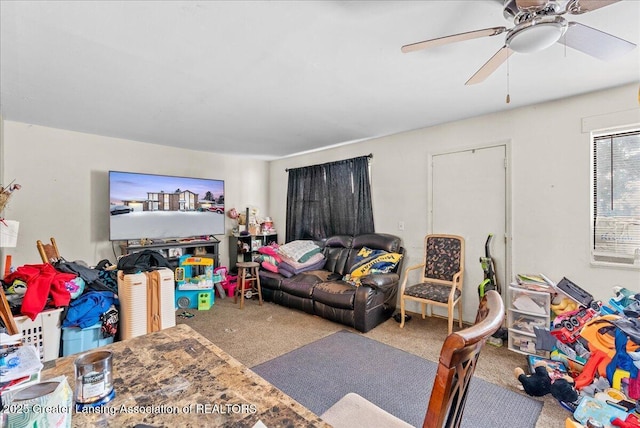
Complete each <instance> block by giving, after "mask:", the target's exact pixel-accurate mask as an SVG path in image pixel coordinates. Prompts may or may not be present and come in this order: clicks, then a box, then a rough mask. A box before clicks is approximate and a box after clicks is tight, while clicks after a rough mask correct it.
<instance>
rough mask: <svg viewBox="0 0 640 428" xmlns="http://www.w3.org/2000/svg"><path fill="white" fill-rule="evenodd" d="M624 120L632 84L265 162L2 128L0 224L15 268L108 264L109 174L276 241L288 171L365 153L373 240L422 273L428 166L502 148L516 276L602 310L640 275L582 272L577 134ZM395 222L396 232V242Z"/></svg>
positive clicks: (586, 154) (24, 127)
mask: <svg viewBox="0 0 640 428" xmlns="http://www.w3.org/2000/svg"><path fill="white" fill-rule="evenodd" d="M629 118H632V120H635V121H636V122H639V123H640V109H639V106H638V85H637V84H631V85H627V86H623V87H619V88H614V89H611V90H607V91H603V92H597V93H593V94H587V95H584V96H579V97H575V98H571V99H565V100H559V101H555V102H550V103H545V104H540V105H536V106H532V107H525V108H520V109H515V110H512V111H508V112H504V113H496V114H492V115H487V116H483V117H477V118H472V119H467V120H463V121H458V122H454V123H448V124H443V125H440V126H434V127H431V128H424V129H419V130H414V131H410V132H405V133H401V134H397V135H392V136H388V137H383V138H377V139H373V140H369V141H366V142H361V143H356V144H351V145H345V146H340V147H336V148H332V149H328V150H324V151H320V152H316V153H312V154H306V155H301V156H296V157H291V158H286V159H281V160H277V161H271V162H266V161H260V160H251V159H248V158H241V157H235V156H222V155H216V154H213V153H206V152H197V151H187V150H179V149H174V148H170V147H164V146H158V145H153V144H148V143H141V142H135V141H127V140H121V139H116V138H107V137H101V136H96V135H90V134H83V133H78V132H71V131H64V130H59V129H52V128H46V127H41V126H35V125H29V124H24V123H18V122H13V121H7V120H5V121H4V141H3V144H4V148H3V150H4V155H3V158H2V159H1V160H0V164H2V165H3V167H4V174H3V175H2V182H9V181H11V180H12V179H14V178H15V179H16V181H17V182H19V183H20V184H22V186H23V188H22V190H20V191H19V192H18V193H17V194H16V195H15V196H14V197H13V198H12V201H11V204H10V206H9V208H8V209H7V210H6V212H5V215H6V217H7V218H9V219H13V220H19V221H20V235H19V241H18V247H17V248H15V249H13V250H12V251H11V254H12V255H13V257H14V265H16V266H18V265H21V264H25V263H34V262H36V263H39V262H40V260H39V257H38V253H37V251H36V247H35V241H36V240H37V239H45V240H46V239H48V238H49V237H50V236H55V237H56V239H57V240H58V244H59V247H61V250H62V252H63V255H64V256H65V257H66V258H68V259H83V260H86V261H87V262H89V263H95V262H97V261H99V260H100V259H103V258H109V259H111V260H113V259H114V252H113V250H112V247H111V243H110V242H109V241H108V216H106V215H104V214H103V213H105V212H107V208H108V201H107V191H108V190H107V188H108V183H107V171H108V170H126V171H138V172H149V173H161V174H173V175H192V176H196V177H205V178H217V179H223V180H225V197H226V201H227V204H226V205H227V208H231V207H236V208H239V209H242V208H244V207H246V206H247V205H252V206H254V205H255V206H257V207H259V208H260V209H261V213H264V214H265V215H270V216H271V217H273V219H274V222H275V226H276V228H277V229H278V232H279V235H280V237H281V238H280V239H281V240H283V239H284V232H285V209H286V188H287V174H286V172H285V168H292V167H299V166H304V165H311V164H317V163H323V162H328V161H333V160H339V159H345V158H350V157H354V156H361V155H366V154H369V153H373V155H374V158H373V161H372V166H371V169H372V182H373V189H372V190H373V206H374V218H375V221H376V229H377V230H378V231H379V232H388V233H394V234H397V235H399V236H401V237H402V238H403V240H404V243H405V247H406V248H407V251H408V257H407V258H408V260H406V261H405V263H406V264H405V266H407V265H408V264H412V263H416V262H418V261H419V259H420V255H421V253H422V240H423V237H424V235H425V234H426V233H428V232H429V230H428V224H429V222H428V216H427V213H428V206H427V193H428V186H429V183H428V180H427V177H428V175H427V172H428V168H427V159H428V157H429V155H430V154H432V153H437V152H443V151H447V150H451V149H452V148H468V147H472V146H476V145H486V144H490V143H495V142H504V141H509V142H510V144H511V156H512V166H511V170H512V177H511V187H512V219H511V220H512V248H513V252H512V255H513V260H512V262H513V266H512V271H513V272H534V273H536V272H542V273H545V274H546V275H548V276H549V277H551V278H553V279H560V278H562V277H563V276H566V277H568V278H569V279H571V280H573V281H574V282H576V283H577V284H578V285H580V286H582V287H584V288H585V289H587V290H588V291H590V292H591V293H592V294H594V296H595V297H596V298H599V299H603V298H608V297H609V296H610V294H611V287H612V286H613V285H624V286H626V287H628V288H632V289H635V290H638V291H640V271H638V270H631V269H622V268H617V269H616V268H603V267H593V266H591V265H590V263H589V242H590V240H589V233H590V192H591V188H590V150H591V145H590V139H589V133H588V132H583V123H589V124H593V123H597V124H598V126H599V127H607V126H619V125H622V124H623V123H621V120H622V121H627V122H628V121H629ZM633 118H635V119H633ZM469 215H473V213H469ZM400 220H402V221H404V222H405V230H404V231H399V230H397V226H398V221H400ZM231 226H232V225H231V222H229V221H228V222H227V227H228V228H231ZM222 238H223V239H222V245H221V255H222V263H223V264H226V263H228V256H227V255H228V250H227V243H226V240H225V239H224V237H222ZM468 257H471V255H468ZM478 269H480V267H479V266H478ZM467 286H470V287H476V284H467Z"/></svg>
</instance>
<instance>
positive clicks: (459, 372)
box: [423, 290, 504, 428]
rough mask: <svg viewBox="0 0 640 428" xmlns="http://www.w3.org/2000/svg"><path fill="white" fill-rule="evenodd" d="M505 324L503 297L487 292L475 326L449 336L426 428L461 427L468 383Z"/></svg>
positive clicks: (432, 394)
mask: <svg viewBox="0 0 640 428" xmlns="http://www.w3.org/2000/svg"><path fill="white" fill-rule="evenodd" d="M503 320H504V303H503V302H502V297H501V296H500V294H498V293H497V292H496V291H494V290H490V291H488V292H487V293H486V294H485V296H484V298H483V299H482V301H481V302H480V306H479V308H478V314H477V317H476V324H474V325H472V326H471V327H468V328H466V329H464V330H460V331H458V332H455V333H451V334H449V335H448V336H447V338H446V339H445V341H444V344H443V345H442V349H441V351H440V361H439V363H438V371H437V374H436V379H435V381H434V384H433V390H432V391H431V398H430V399H429V406H428V408H427V414H426V416H425V419H424V423H423V428H436V427H437V428H442V427H447V428H450V427H459V426H460V422H461V421H462V413H463V412H464V407H465V404H466V399H467V392H468V387H469V381H470V380H471V378H472V376H473V373H474V371H475V369H476V363H477V361H478V357H479V355H480V351H481V350H482V347H483V346H484V344H485V342H486V340H487V338H488V337H489V336H491V335H492V334H494V333H495V332H496V331H497V330H498V329H499V328H500V327H501V325H502V322H503Z"/></svg>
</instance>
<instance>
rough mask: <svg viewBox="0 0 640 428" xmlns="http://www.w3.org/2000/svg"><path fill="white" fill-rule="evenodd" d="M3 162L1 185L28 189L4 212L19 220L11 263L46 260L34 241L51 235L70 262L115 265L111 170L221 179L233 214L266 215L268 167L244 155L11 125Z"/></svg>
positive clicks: (224, 240) (224, 257)
mask: <svg viewBox="0 0 640 428" xmlns="http://www.w3.org/2000/svg"><path fill="white" fill-rule="evenodd" d="M0 164H3V165H4V175H3V176H2V177H1V178H2V180H0V182H3V183H4V182H10V181H11V180H13V179H15V180H16V182H17V183H20V184H21V185H22V189H21V190H20V191H19V192H17V193H15V194H14V196H13V197H12V200H11V202H10V204H9V207H8V208H7V209H6V210H5V216H6V217H7V218H8V219H12V220H18V221H20V233H19V236H18V246H17V247H16V248H14V249H11V250H6V251H5V253H8V254H11V255H12V256H13V266H20V265H23V264H28V263H41V260H40V256H39V255H38V251H37V249H36V240H38V239H40V240H42V241H46V240H48V239H49V237H51V236H53V237H55V238H56V241H57V243H58V248H59V249H60V252H61V254H62V256H63V257H65V258H66V259H68V260H85V261H86V262H87V263H89V264H94V263H97V262H98V261H100V260H101V259H105V258H106V259H109V260H111V261H114V260H115V254H117V255H120V251H119V247H118V246H117V245H114V246H112V244H111V243H110V242H109V223H108V221H109V215H108V212H109V199H108V188H109V182H108V171H109V170H119V171H132V172H144V173H157V174H168V175H178V176H192V177H201V178H214V179H222V180H224V181H225V202H226V208H227V209H229V208H231V207H236V208H244V207H246V206H247V205H251V206H256V207H258V208H260V210H261V212H264V210H266V206H267V198H268V185H267V180H268V163H267V162H266V161H263V160H251V159H248V158H243V157H238V156H223V155H217V154H214V153H207V152H199V151H191V150H180V149H175V148H171V147H166V146H160V145H154V144H148V143H141V142H136V141H129V140H122V139H117V138H108V137H102V136H97V135H91V134H84V133H79V132H72V131H66V130H60V129H54V128H47V127H43V126H36V125H29V124H25V123H19V122H13V121H8V120H5V121H4V156H3V158H2V159H1V160H0ZM225 218H226V227H227V229H231V228H232V226H233V223H232V222H231V220H230V219H228V218H227V217H226V216H225ZM218 238H219V239H220V240H221V241H222V242H221V245H220V254H221V263H222V264H223V265H227V266H228V254H229V252H228V245H227V244H228V243H227V238H226V237H224V236H218ZM114 248H115V254H114Z"/></svg>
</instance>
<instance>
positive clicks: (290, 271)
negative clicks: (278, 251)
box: [278, 257, 326, 278]
mask: <svg viewBox="0 0 640 428" xmlns="http://www.w3.org/2000/svg"><path fill="white" fill-rule="evenodd" d="M325 262H326V260H325V258H324V257H322V259H321V260H318V261H316V262H315V263H311V264H307V265H306V266H303V267H301V268H298V269H296V268H294V267H293V266H291V265H289V264H288V263H287V262H282V263H280V264H279V265H278V272H279V273H280V274H281V275H282V276H286V277H287V278H290V277H292V276H293V275H297V274H299V273H302V272H308V271H310V270H317V269H322V268H323V267H324V263H325Z"/></svg>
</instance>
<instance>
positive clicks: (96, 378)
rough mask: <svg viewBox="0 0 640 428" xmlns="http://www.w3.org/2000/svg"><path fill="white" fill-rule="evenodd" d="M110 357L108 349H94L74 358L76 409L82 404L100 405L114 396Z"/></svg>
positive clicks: (111, 356)
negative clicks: (94, 350)
mask: <svg viewBox="0 0 640 428" xmlns="http://www.w3.org/2000/svg"><path fill="white" fill-rule="evenodd" d="M112 358H113V355H112V354H111V352H110V351H96V352H87V353H84V354H82V355H80V356H79V357H78V358H76V359H75V361H74V362H73V365H74V370H75V375H76V389H75V402H76V410H77V409H78V408H82V407H84V406H91V407H94V406H101V405H103V404H105V403H108V402H109V401H111V400H112V399H113V397H115V391H114V389H113V371H112Z"/></svg>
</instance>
